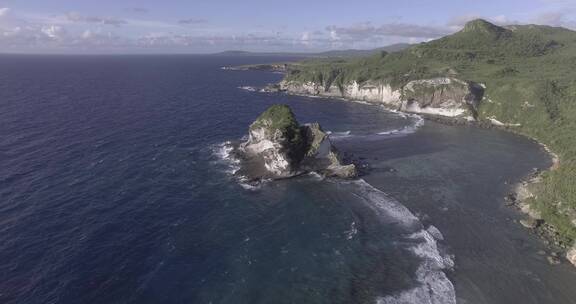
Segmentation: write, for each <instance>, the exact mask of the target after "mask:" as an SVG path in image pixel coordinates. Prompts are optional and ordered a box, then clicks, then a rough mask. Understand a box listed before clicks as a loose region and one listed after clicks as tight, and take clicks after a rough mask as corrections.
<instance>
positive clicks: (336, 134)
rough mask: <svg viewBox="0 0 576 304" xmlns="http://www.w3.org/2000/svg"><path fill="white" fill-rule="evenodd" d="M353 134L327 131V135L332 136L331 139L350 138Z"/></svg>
mask: <svg viewBox="0 0 576 304" xmlns="http://www.w3.org/2000/svg"><path fill="white" fill-rule="evenodd" d="M351 133H352V132H350V131H344V132H332V131H326V134H328V136H330V138H331V139H338V138H345V137H350V136H352V135H350V134H351Z"/></svg>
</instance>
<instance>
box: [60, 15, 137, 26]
mask: <svg viewBox="0 0 576 304" xmlns="http://www.w3.org/2000/svg"><path fill="white" fill-rule="evenodd" d="M66 19H67V20H68V21H70V22H77V23H95V24H102V25H113V26H120V25H123V24H126V23H127V22H126V20H124V19H118V18H114V17H100V16H84V15H81V14H79V13H76V12H69V13H67V14H66Z"/></svg>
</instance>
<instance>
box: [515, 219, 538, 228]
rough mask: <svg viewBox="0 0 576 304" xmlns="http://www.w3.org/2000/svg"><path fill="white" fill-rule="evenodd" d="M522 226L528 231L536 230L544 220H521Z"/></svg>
mask: <svg viewBox="0 0 576 304" xmlns="http://www.w3.org/2000/svg"><path fill="white" fill-rule="evenodd" d="M520 224H521V225H522V226H524V227H526V228H528V229H535V228H538V226H540V225H542V220H537V219H534V218H528V219H525V220H520Z"/></svg>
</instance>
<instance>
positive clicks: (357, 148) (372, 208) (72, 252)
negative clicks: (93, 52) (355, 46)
mask: <svg viewBox="0 0 576 304" xmlns="http://www.w3.org/2000/svg"><path fill="white" fill-rule="evenodd" d="M288 60H294V58H278V57H275V58H272V57H257V56H254V57H225V56H17V55H3V56H0V107H1V111H0V303H30V304H35V303H445V304H449V303H573V302H574V299H576V290H574V288H572V287H571V286H575V285H574V284H576V272H575V271H574V270H573V269H572V268H571V267H569V266H568V265H566V264H563V265H558V266H550V265H548V264H547V262H546V257H545V256H542V255H539V254H537V252H538V251H539V250H546V248H545V247H544V246H543V245H542V243H541V242H540V241H539V240H538V239H536V238H535V237H534V236H533V235H531V234H530V233H528V232H527V231H526V230H525V229H523V228H521V227H520V226H519V225H518V224H517V223H515V222H516V221H517V220H518V218H519V217H520V215H519V214H517V213H516V212H515V211H513V210H510V209H508V208H507V207H504V205H503V197H504V195H505V194H506V193H507V192H508V191H509V190H510V185H511V184H512V183H514V182H518V181H519V180H521V178H523V177H524V176H526V175H527V174H529V173H530V172H531V171H532V170H533V169H534V168H539V169H545V168H547V167H548V166H549V165H550V160H549V158H548V156H547V155H546V153H545V152H544V151H543V150H542V148H541V147H540V146H539V145H538V144H537V143H535V142H533V141H531V140H529V139H527V138H524V137H520V136H517V135H513V134H510V133H506V132H503V131H498V130H483V129H478V128H473V127H463V126H460V127H455V126H445V125H440V124H437V123H433V122H430V121H424V120H423V119H422V118H421V117H419V116H417V115H407V114H402V113H395V112H390V111H387V110H385V109H383V108H382V107H379V106H376V105H369V104H362V103H353V102H345V101H341V100H329V99H321V98H310V97H300V96H289V95H283V94H276V93H275V94H270V93H259V92H257V91H253V90H246V87H261V86H264V85H266V84H268V83H272V82H277V81H279V80H280V79H281V78H282V75H281V74H276V73H270V72H262V71H230V70H222V69H220V68H221V67H223V66H233V65H241V64H251V63H266V62H277V61H288ZM275 103H283V104H288V105H289V106H290V107H291V108H292V110H293V111H294V113H295V115H296V117H297V118H298V120H299V121H300V123H308V122H319V123H320V124H321V125H322V127H323V128H324V129H325V130H326V131H329V132H330V134H331V135H330V136H331V139H332V141H333V143H334V144H335V146H336V147H337V148H338V149H339V150H340V151H341V152H342V153H343V154H344V155H346V156H347V157H348V158H350V159H354V160H355V161H357V162H358V163H360V164H362V166H363V172H364V173H363V175H362V176H361V177H360V178H358V179H355V180H338V179H326V178H323V177H321V176H319V175H316V174H308V175H305V176H302V177H298V178H294V179H289V180H281V181H267V182H263V183H260V184H258V185H252V184H246V183H244V182H243V180H242V178H241V177H239V176H236V175H235V174H234V172H236V170H237V169H238V167H237V166H238V164H237V162H236V161H235V160H234V159H233V157H231V155H230V153H229V152H230V148H229V145H230V143H231V142H237V141H239V140H241V139H242V138H243V137H244V136H246V134H247V129H248V126H249V125H250V123H251V122H252V121H253V120H254V119H255V118H256V117H257V116H258V114H259V113H261V112H262V111H264V110H265V109H266V108H267V107H268V106H270V105H272V104H275Z"/></svg>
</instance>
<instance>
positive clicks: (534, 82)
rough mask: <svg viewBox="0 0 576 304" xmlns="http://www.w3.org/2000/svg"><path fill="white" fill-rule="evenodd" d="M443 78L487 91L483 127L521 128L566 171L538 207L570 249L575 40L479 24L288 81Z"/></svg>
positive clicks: (575, 231)
mask: <svg viewBox="0 0 576 304" xmlns="http://www.w3.org/2000/svg"><path fill="white" fill-rule="evenodd" d="M436 76H453V77H456V78H459V79H462V80H469V81H474V82H479V83H484V84H486V86H487V90H486V92H485V99H484V101H483V102H482V104H481V106H480V108H479V111H478V118H479V119H488V118H490V117H496V118H497V119H498V120H500V121H503V122H507V123H518V124H521V126H520V127H517V128H514V129H513V130H514V131H515V132H518V133H521V134H524V135H527V136H530V137H533V138H535V139H537V140H538V141H540V142H542V143H544V144H546V145H547V146H548V147H549V148H550V149H551V150H552V151H554V152H555V153H556V154H558V156H559V157H560V166H559V168H557V169H555V170H551V171H548V172H546V173H544V174H543V175H542V177H543V181H542V183H539V184H536V185H535V186H534V187H536V188H537V189H534V190H535V191H536V193H537V196H536V198H534V199H532V200H531V203H532V205H533V207H535V208H536V209H537V210H539V211H540V212H541V213H542V215H543V217H544V219H545V220H546V221H547V222H549V223H551V224H552V225H554V226H555V227H556V228H557V230H558V231H559V232H560V233H561V236H562V238H563V239H564V241H565V243H566V244H567V245H568V244H569V243H570V242H572V241H574V240H576V227H575V225H574V224H573V223H572V220H574V219H575V218H576V32H574V31H570V30H567V29H564V28H558V27H549V26H538V25H514V26H507V27H499V26H496V25H493V24H491V23H489V22H486V21H484V20H475V21H472V22H470V23H468V24H467V25H466V26H465V28H464V29H463V30H462V31H460V32H458V33H455V34H453V35H450V36H447V37H444V38H441V39H438V40H435V41H431V42H428V43H422V44H419V45H416V46H413V47H411V48H409V49H406V50H404V51H401V52H397V53H391V54H389V53H386V52H381V53H379V54H376V55H372V56H370V57H366V58H360V59H350V60H317V61H308V62H305V63H303V64H302V65H300V66H298V68H297V69H294V70H292V71H291V72H290V73H289V74H288V75H287V76H286V80H292V81H301V82H308V81H314V82H317V83H321V84H323V85H324V86H326V87H329V86H331V85H338V86H339V87H342V86H344V85H346V84H349V83H350V82H352V81H357V82H359V83H365V82H386V83H389V84H391V85H392V86H393V87H394V88H400V87H403V86H404V85H406V84H407V83H408V82H409V81H411V80H417V79H424V78H431V77H436Z"/></svg>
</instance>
